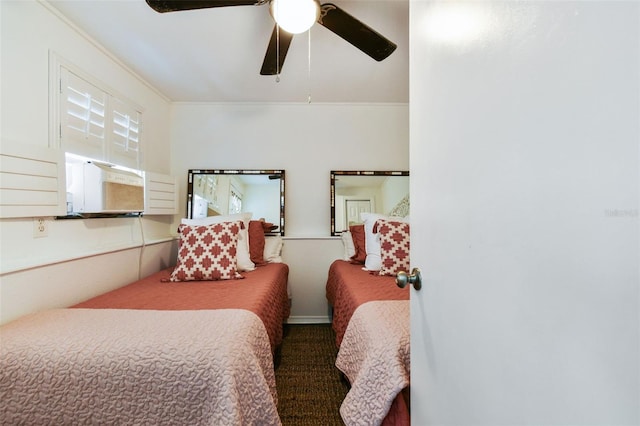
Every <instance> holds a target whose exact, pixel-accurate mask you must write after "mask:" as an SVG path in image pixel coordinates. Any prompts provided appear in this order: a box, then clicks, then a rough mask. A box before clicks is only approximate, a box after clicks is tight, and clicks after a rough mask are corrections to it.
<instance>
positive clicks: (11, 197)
mask: <svg viewBox="0 0 640 426" xmlns="http://www.w3.org/2000/svg"><path fill="white" fill-rule="evenodd" d="M5 145H8V144H3V146H2V151H0V217H2V218H10V217H45V216H61V215H65V214H66V192H65V177H64V168H65V162H64V154H63V152H62V151H61V150H57V149H52V148H43V147H39V146H32V145H20V144H13V146H10V147H7V146H5Z"/></svg>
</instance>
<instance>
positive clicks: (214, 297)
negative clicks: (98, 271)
mask: <svg viewBox="0 0 640 426" xmlns="http://www.w3.org/2000/svg"><path fill="white" fill-rule="evenodd" d="M172 269H173V268H167V269H164V270H162V271H160V272H157V273H155V274H152V275H150V276H148V277H146V278H143V279H141V280H139V281H135V282H133V283H131V284H128V285H125V286H124V287H120V288H118V289H115V290H112V291H110V292H107V293H104V294H102V295H99V296H96V297H94V298H91V299H89V300H87V301H84V302H82V303H78V304H77V305H74V306H72V308H92V309H144V310H205V309H245V310H248V311H251V312H253V313H255V314H256V315H258V317H259V318H260V319H261V320H262V322H263V323H264V326H265V328H266V330H267V334H268V335H269V341H270V344H271V349H272V350H275V348H276V346H277V345H279V344H280V343H281V342H282V323H283V322H284V321H285V320H286V319H287V318H288V317H289V312H290V307H289V298H288V295H287V280H288V276H289V267H288V266H287V265H286V264H284V263H269V264H266V265H262V266H259V267H258V268H256V270H255V271H251V272H242V273H241V274H242V275H243V276H244V279H239V280H223V281H189V282H165V281H163V280H167V279H168V278H169V276H170V275H171V271H172Z"/></svg>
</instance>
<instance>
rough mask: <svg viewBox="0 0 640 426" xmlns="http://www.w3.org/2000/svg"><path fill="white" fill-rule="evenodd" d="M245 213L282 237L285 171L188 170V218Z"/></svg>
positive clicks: (272, 233)
mask: <svg viewBox="0 0 640 426" xmlns="http://www.w3.org/2000/svg"><path fill="white" fill-rule="evenodd" d="M245 212H251V213H253V216H252V218H253V219H254V220H259V219H264V221H265V222H269V223H273V224H274V225H276V226H277V229H274V230H273V232H271V233H269V234H267V235H282V236H284V170H201V169H192V170H189V180H188V183H187V218H189V219H196V218H201V217H206V216H218V215H227V214H234V213H245Z"/></svg>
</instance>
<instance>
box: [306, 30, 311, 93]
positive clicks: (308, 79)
mask: <svg viewBox="0 0 640 426" xmlns="http://www.w3.org/2000/svg"><path fill="white" fill-rule="evenodd" d="M308 33H309V38H308V40H309V41H308V47H307V52H309V53H308V57H307V66H308V72H307V83H308V84H309V86H308V91H309V93H308V94H307V103H309V104H310V103H311V28H309V30H308Z"/></svg>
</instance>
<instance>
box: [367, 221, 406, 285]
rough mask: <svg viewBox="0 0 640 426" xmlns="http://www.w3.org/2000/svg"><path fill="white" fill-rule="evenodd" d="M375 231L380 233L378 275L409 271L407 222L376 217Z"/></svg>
mask: <svg viewBox="0 0 640 426" xmlns="http://www.w3.org/2000/svg"><path fill="white" fill-rule="evenodd" d="M375 226H376V231H377V232H378V234H379V235H380V257H381V261H382V266H381V267H380V275H393V276H395V275H397V274H398V272H401V271H406V272H408V271H409V266H410V262H409V224H408V223H406V222H395V221H390V220H384V219H378V220H377V221H376V225H375Z"/></svg>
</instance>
